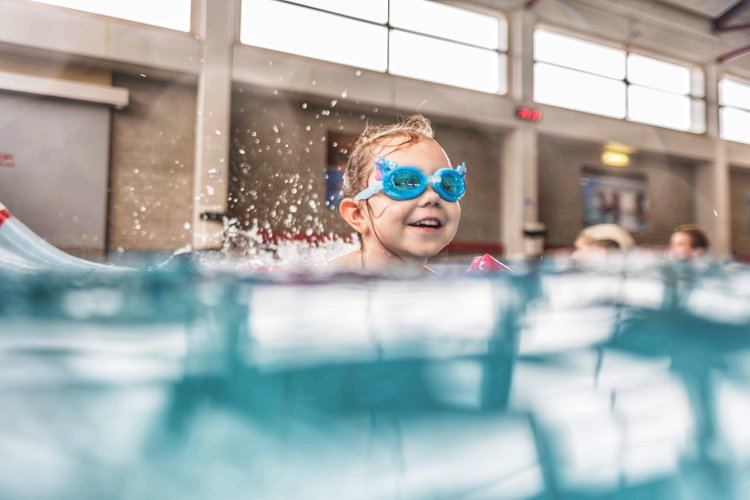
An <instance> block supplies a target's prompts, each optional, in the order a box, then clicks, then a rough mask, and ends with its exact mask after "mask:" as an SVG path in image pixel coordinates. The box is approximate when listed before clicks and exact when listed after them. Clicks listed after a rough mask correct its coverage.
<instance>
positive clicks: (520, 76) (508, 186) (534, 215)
mask: <svg viewBox="0 0 750 500" xmlns="http://www.w3.org/2000/svg"><path fill="white" fill-rule="evenodd" d="M509 28H510V37H511V44H510V52H509V54H508V55H509V58H510V61H509V62H510V85H509V92H510V96H511V97H512V98H513V101H514V102H515V103H516V105H526V106H530V105H533V74H534V57H533V47H534V44H533V41H534V15H533V13H532V12H531V11H529V10H527V9H519V10H517V11H515V12H513V13H512V14H511V17H510V23H509ZM537 151H538V133H537V130H536V126H535V125H533V124H530V123H525V122H520V121H519V122H518V125H517V126H516V127H515V129H514V130H513V131H511V132H509V133H508V134H507V135H506V137H505V141H504V143H503V159H502V160H503V168H502V175H501V176H500V178H501V182H502V185H501V189H500V192H501V195H502V196H501V203H502V206H501V210H502V214H503V224H502V233H501V234H502V238H503V243H504V244H505V248H506V255H507V256H508V257H511V258H521V257H530V256H531V255H530V252H529V248H528V245H526V238H524V227H528V226H531V225H535V224H537V223H538V213H539V210H538V207H539V202H538V199H537V197H538V191H539V188H538V183H539V181H538V165H537Z"/></svg>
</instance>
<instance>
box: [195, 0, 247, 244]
mask: <svg viewBox="0 0 750 500" xmlns="http://www.w3.org/2000/svg"><path fill="white" fill-rule="evenodd" d="M236 1H237V0H193V28H194V29H196V30H197V31H196V34H197V35H198V37H199V38H200V39H201V41H202V42H203V51H202V61H201V71H200V76H199V79H198V102H197V107H196V120H195V123H196V127H195V175H194V177H193V248H194V249H196V250H202V249H212V248H221V246H222V245H223V242H224V240H223V223H222V221H221V217H222V215H223V214H225V213H226V210H227V196H228V188H229V186H228V181H229V144H230V140H229V134H230V129H229V121H230V109H231V88H232V48H233V45H234V40H235V23H236V19H237V10H238V9H237V3H236Z"/></svg>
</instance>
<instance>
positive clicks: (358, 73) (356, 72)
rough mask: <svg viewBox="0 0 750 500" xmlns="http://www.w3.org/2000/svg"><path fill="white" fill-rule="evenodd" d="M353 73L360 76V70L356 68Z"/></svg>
mask: <svg viewBox="0 0 750 500" xmlns="http://www.w3.org/2000/svg"><path fill="white" fill-rule="evenodd" d="M354 74H355V75H357V76H362V70H359V69H358V70H357V71H355V72H354Z"/></svg>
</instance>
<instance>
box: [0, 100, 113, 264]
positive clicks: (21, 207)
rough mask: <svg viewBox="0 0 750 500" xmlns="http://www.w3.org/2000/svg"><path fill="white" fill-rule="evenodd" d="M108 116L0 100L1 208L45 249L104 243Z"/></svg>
mask: <svg viewBox="0 0 750 500" xmlns="http://www.w3.org/2000/svg"><path fill="white" fill-rule="evenodd" d="M109 137H110V110H109V108H107V107H105V106H99V105H91V104H82V103H74V102H69V101H63V100H55V99H44V98H37V97H26V96H20V95H12V94H2V93H0V156H2V157H3V158H5V161H4V162H3V163H2V164H1V165H0V203H2V204H4V205H5V206H7V207H8V209H9V210H10V211H11V213H13V214H14V215H15V216H16V217H18V218H19V219H20V220H21V221H22V222H24V223H25V224H26V225H27V226H29V227H30V228H31V229H33V230H34V231H36V232H37V233H38V234H39V235H41V236H42V237H44V238H45V239H47V240H48V241H49V242H50V243H52V244H54V245H56V246H59V247H63V248H71V249H84V250H101V249H103V248H104V244H105V231H106V217H107V214H106V198H107V177H108V164H109Z"/></svg>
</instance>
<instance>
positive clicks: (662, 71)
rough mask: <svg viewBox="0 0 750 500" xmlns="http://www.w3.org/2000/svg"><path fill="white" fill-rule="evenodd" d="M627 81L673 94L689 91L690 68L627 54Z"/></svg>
mask: <svg viewBox="0 0 750 500" xmlns="http://www.w3.org/2000/svg"><path fill="white" fill-rule="evenodd" d="M628 81H629V82H630V83H635V84H637V85H643V86H645V87H651V88H653V89H657V90H664V91H666V92H672V93H674V94H683V95H687V94H689V93H690V68H688V67H687V66H680V65H677V64H672V63H668V62H664V61H659V60H658V59H653V58H651V57H646V56H642V55H639V54H630V55H628Z"/></svg>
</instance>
